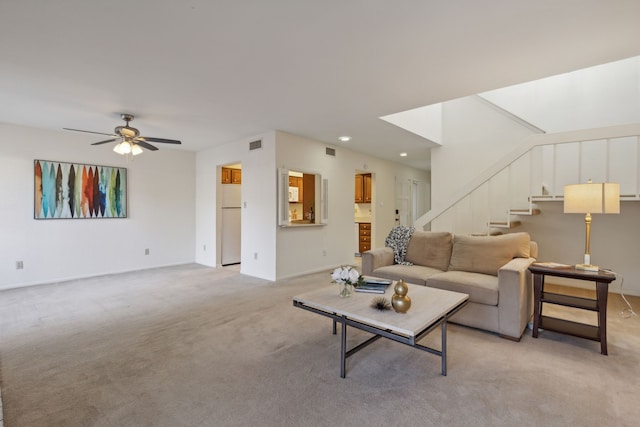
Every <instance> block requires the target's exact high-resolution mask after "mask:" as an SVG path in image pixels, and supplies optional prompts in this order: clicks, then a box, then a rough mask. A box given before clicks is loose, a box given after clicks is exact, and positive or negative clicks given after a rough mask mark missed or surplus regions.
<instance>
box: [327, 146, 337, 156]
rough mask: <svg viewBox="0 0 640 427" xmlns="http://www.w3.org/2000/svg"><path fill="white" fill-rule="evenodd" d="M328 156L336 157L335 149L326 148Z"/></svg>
mask: <svg viewBox="0 0 640 427" xmlns="http://www.w3.org/2000/svg"><path fill="white" fill-rule="evenodd" d="M325 153H326V155H327V156H333V157H335V156H336V149H335V148H331V147H326V151H325Z"/></svg>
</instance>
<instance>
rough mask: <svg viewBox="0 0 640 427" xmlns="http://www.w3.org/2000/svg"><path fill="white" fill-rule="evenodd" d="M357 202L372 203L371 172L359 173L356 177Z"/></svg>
mask: <svg viewBox="0 0 640 427" xmlns="http://www.w3.org/2000/svg"><path fill="white" fill-rule="evenodd" d="M355 190H356V191H355V203H371V174H370V173H368V174H358V175H356V179H355Z"/></svg>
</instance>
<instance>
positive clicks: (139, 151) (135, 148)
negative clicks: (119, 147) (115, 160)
mask: <svg viewBox="0 0 640 427" xmlns="http://www.w3.org/2000/svg"><path fill="white" fill-rule="evenodd" d="M131 154H133V155H134V156H137V155H138V154H142V148H140V146H139V145H138V144H131Z"/></svg>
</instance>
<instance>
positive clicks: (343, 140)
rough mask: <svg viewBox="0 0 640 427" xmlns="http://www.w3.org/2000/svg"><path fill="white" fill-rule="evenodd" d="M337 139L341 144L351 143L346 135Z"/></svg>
mask: <svg viewBox="0 0 640 427" xmlns="http://www.w3.org/2000/svg"><path fill="white" fill-rule="evenodd" d="M338 139H339V140H340V141H342V142H349V141H351V137H350V136H348V135H343V136H339V137H338Z"/></svg>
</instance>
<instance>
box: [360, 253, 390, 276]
mask: <svg viewBox="0 0 640 427" xmlns="http://www.w3.org/2000/svg"><path fill="white" fill-rule="evenodd" d="M385 265H393V249H391V248H389V247H386V246H385V247H384V248H376V249H371V250H368V251H366V252H363V253H362V274H364V275H365V276H371V275H372V273H373V271H374V270H375V269H376V268H380V267H384V266H385Z"/></svg>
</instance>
